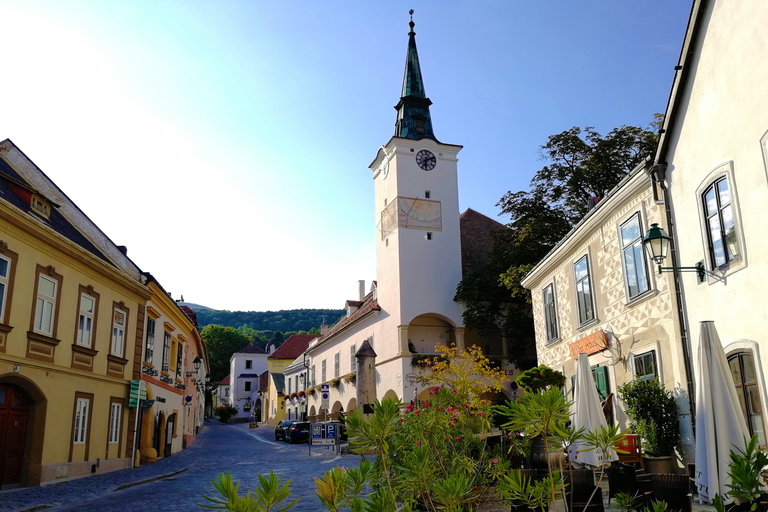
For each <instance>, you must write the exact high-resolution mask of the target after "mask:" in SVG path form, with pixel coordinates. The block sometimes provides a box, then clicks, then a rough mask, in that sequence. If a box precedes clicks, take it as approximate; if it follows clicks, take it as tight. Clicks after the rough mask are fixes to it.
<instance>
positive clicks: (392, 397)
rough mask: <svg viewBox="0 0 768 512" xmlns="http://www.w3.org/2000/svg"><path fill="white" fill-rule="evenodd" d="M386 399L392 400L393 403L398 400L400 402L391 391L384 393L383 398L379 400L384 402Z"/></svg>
mask: <svg viewBox="0 0 768 512" xmlns="http://www.w3.org/2000/svg"><path fill="white" fill-rule="evenodd" d="M387 398H389V399H392V400H394V401H398V400H400V397H399V396H397V393H395V391H394V390H393V389H390V390H389V391H387V392H386V393H384V396H383V397H381V400H382V401H384V400H386V399H387Z"/></svg>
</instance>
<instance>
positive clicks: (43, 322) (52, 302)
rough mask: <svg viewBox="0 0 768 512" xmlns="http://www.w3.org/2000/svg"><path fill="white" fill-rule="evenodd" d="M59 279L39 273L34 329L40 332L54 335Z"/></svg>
mask: <svg viewBox="0 0 768 512" xmlns="http://www.w3.org/2000/svg"><path fill="white" fill-rule="evenodd" d="M58 286H59V283H58V281H56V280H55V279H52V278H50V277H48V276H46V275H43V274H39V276H38V280H37V300H36V303H35V323H34V330H35V331H36V332H39V333H40V334H46V335H48V336H53V318H54V314H55V308H56V291H57V288H58Z"/></svg>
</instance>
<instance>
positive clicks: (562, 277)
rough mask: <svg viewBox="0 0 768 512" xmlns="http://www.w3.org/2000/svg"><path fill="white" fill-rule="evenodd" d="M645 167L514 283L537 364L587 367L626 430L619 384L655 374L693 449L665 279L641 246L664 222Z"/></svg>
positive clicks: (679, 344) (571, 369)
mask: <svg viewBox="0 0 768 512" xmlns="http://www.w3.org/2000/svg"><path fill="white" fill-rule="evenodd" d="M664 216H665V212H664V206H663V205H661V204H658V203H657V202H656V201H655V199H654V195H653V184H652V182H651V178H650V177H649V175H648V173H647V169H646V168H644V166H640V167H638V168H636V169H634V170H633V171H632V172H631V173H629V175H628V176H627V177H626V178H625V179H624V180H622V182H621V183H620V184H619V185H618V186H617V187H616V188H615V189H614V190H613V191H611V192H610V193H609V194H608V195H607V197H605V198H604V199H603V200H602V201H600V203H598V204H597V206H596V207H595V208H594V209H593V210H591V211H590V212H589V213H588V214H587V215H586V216H585V217H584V218H583V219H582V221H581V222H579V224H578V225H577V226H576V227H575V228H574V229H573V230H572V231H571V232H570V233H569V234H568V235H567V236H566V237H565V238H564V239H563V240H562V241H560V243H559V244H558V245H557V247H555V248H554V249H553V250H552V251H551V252H550V253H549V254H548V255H547V256H546V257H545V258H544V259H543V260H542V261H541V262H539V263H538V264H537V265H536V267H534V268H533V270H531V272H530V273H529V274H528V275H527V276H526V277H525V279H524V280H523V286H525V287H526V288H528V289H530V290H531V295H532V301H533V313H534V319H535V329H536V351H537V354H538V359H539V364H544V365H547V366H549V367H551V368H554V369H556V370H559V371H562V372H563V373H564V374H565V375H566V377H567V378H568V381H567V382H571V379H572V378H573V376H574V375H575V374H576V360H577V359H578V355H579V353H580V352H584V353H587V354H589V360H590V364H591V365H592V368H593V370H592V371H593V375H594V377H595V381H596V383H597V387H598V390H599V392H600V395H601V398H602V399H603V400H606V399H609V397H611V398H610V400H611V402H612V405H613V414H614V418H613V419H614V421H616V422H618V423H619V424H620V425H621V426H622V427H626V426H627V425H626V417H625V416H624V414H623V412H622V404H621V403H620V401H619V400H616V399H615V393H616V390H617V388H618V387H619V386H621V385H622V384H624V383H626V382H628V381H631V380H633V379H647V378H658V379H659V380H660V381H661V382H662V383H663V384H664V385H665V386H666V387H667V388H668V389H672V390H675V392H676V393H677V394H678V396H680V397H681V399H680V400H679V405H680V410H681V425H682V427H683V437H684V442H685V443H686V444H688V445H690V444H691V443H692V438H691V421H690V412H689V407H688V404H687V396H688V391H687V389H688V386H687V377H686V373H685V352H684V348H683V341H682V340H681V337H680V335H679V333H680V321H679V319H680V317H679V313H678V306H677V302H676V300H675V293H674V291H675V290H674V281H673V278H672V274H661V275H659V274H656V273H655V272H654V266H653V265H652V264H651V262H650V261H649V260H648V258H647V256H646V254H645V249H644V248H643V246H642V238H643V235H644V234H645V232H646V231H647V230H648V227H649V225H650V224H651V223H661V222H663V221H664V218H665V217H664Z"/></svg>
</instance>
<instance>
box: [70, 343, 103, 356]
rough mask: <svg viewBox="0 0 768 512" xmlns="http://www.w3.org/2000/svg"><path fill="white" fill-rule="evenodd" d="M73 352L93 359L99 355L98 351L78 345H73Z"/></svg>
mask: <svg viewBox="0 0 768 512" xmlns="http://www.w3.org/2000/svg"><path fill="white" fill-rule="evenodd" d="M72 352H80V353H81V354H87V355H89V356H91V357H95V356H96V354H98V353H99V351H98V350H94V349H92V348H90V347H86V346H84V345H78V344H77V343H73V344H72Z"/></svg>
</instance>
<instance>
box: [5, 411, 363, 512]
mask: <svg viewBox="0 0 768 512" xmlns="http://www.w3.org/2000/svg"><path fill="white" fill-rule="evenodd" d="M246 426H247V425H246V424H237V425H220V424H218V423H215V422H206V424H205V429H204V430H203V432H202V433H201V434H200V435H199V436H198V437H197V441H196V442H195V443H194V444H193V445H191V446H190V447H189V448H187V449H186V450H184V451H182V452H180V453H177V454H175V455H173V456H172V457H168V458H164V459H160V460H158V461H157V462H156V463H154V464H145V465H143V466H142V467H140V468H136V469H129V470H122V471H115V472H112V473H105V474H102V475H96V476H92V477H87V478H81V479H78V480H71V481H67V482H61V483H57V484H52V485H47V486H44V487H34V488H26V489H16V490H11V491H4V492H0V512H9V511H26V512H32V511H36V510H55V511H57V512H58V511H69V510H71V511H74V510H78V511H84V510H98V511H99V512H139V511H173V510H203V509H201V508H199V507H198V506H197V505H198V504H200V503H203V502H204V500H203V495H208V496H215V494H214V492H215V491H214V489H213V486H212V485H211V478H215V477H216V476H217V475H219V474H221V473H224V472H226V471H229V472H230V474H231V475H232V478H233V479H234V480H235V481H238V480H239V481H240V491H241V494H245V492H246V491H247V490H249V489H253V488H254V487H255V486H256V483H257V482H258V477H257V475H258V474H259V473H264V474H266V473H269V471H274V472H275V474H277V475H281V476H284V481H285V480H288V479H290V480H291V485H290V488H291V491H292V497H293V499H295V498H299V497H300V498H301V501H300V502H299V503H298V504H297V505H296V507H294V508H293V509H291V510H294V511H297V512H299V511H305V512H310V511H312V512H317V511H320V510H322V505H321V504H320V500H319V499H318V498H317V497H316V496H315V493H314V477H316V476H320V475H322V474H323V473H324V471H325V470H326V469H330V468H332V467H334V466H344V467H353V466H357V464H358V463H359V460H360V457H359V456H357V455H341V456H338V455H335V454H334V453H333V452H332V451H330V450H326V449H325V448H320V447H315V448H314V449H313V450H312V456H311V457H310V456H309V455H308V449H307V445H306V444H297V445H290V444H287V443H284V442H282V441H279V442H275V440H274V429H272V428H270V427H267V426H260V427H259V428H257V429H253V430H248V429H247V428H246Z"/></svg>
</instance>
